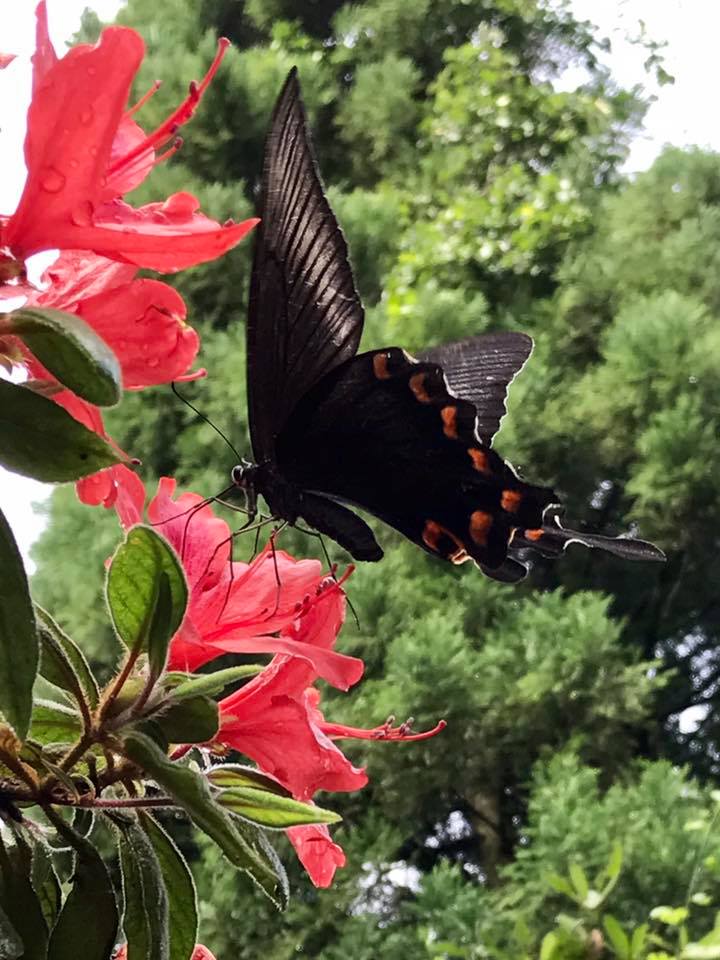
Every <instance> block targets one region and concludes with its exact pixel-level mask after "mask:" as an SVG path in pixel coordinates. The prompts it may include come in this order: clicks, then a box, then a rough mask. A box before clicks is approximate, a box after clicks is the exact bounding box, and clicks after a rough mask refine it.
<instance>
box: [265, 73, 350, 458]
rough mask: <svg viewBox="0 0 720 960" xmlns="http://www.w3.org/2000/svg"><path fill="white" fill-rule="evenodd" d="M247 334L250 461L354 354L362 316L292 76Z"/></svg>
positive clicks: (274, 145)
mask: <svg viewBox="0 0 720 960" xmlns="http://www.w3.org/2000/svg"><path fill="white" fill-rule="evenodd" d="M259 216H260V217H261V223H260V226H259V228H258V231H257V233H256V246H255V258H254V262H253V270H252V278H251V284H250V305H249V313H248V328H247V382H248V406H249V414H250V432H251V438H252V445H253V452H254V454H255V457H256V459H257V460H258V461H259V462H262V461H266V460H272V459H274V438H275V436H276V434H277V433H278V432H279V431H280V430H281V428H282V426H283V424H284V423H285V421H286V420H287V417H288V415H289V413H290V412H291V410H292V409H293V407H294V406H295V404H296V403H297V401H298V400H299V398H300V397H302V396H303V395H304V394H306V393H307V391H308V390H309V389H310V388H311V387H312V386H313V384H314V383H316V382H317V380H318V379H319V378H320V377H321V376H322V375H323V374H325V373H327V372H328V371H329V370H332V369H333V367H335V366H337V365H338V364H340V363H342V362H343V361H345V360H347V359H348V358H349V357H352V356H353V355H354V354H355V352H356V351H357V348H358V344H359V342H360V335H361V333H362V325H363V310H362V305H361V303H360V298H359V297H358V294H357V291H356V290H355V285H354V282H353V277H352V272H351V269H350V265H349V263H348V258H347V246H346V244H345V240H344V238H343V235H342V233H341V231H340V228H339V226H338V223H337V221H336V219H335V217H334V215H333V212H332V210H331V209H330V205H329V204H328V202H327V199H326V198H325V194H324V191H323V187H322V182H321V179H320V174H319V171H318V167H317V162H316V160H315V155H314V153H313V148H312V144H311V140H310V134H309V132H308V128H307V121H306V117H305V110H304V107H303V104H302V100H301V96H300V87H299V83H298V79H297V73H296V71H295V70H294V69H293V70H292V71H291V73H290V75H289V76H288V78H287V80H286V82H285V86H284V87H283V90H282V93H281V94H280V97H279V99H278V102H277V105H276V107H275V111H274V114H273V118H272V121H271V125H270V131H269V133H268V137H267V141H266V145H265V159H264V166H263V178H262V192H261V200H260V209H259Z"/></svg>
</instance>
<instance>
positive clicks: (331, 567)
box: [295, 523, 360, 630]
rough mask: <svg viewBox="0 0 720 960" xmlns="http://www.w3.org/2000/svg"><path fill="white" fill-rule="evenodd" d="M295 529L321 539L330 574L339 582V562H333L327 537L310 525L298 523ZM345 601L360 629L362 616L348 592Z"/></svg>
mask: <svg viewBox="0 0 720 960" xmlns="http://www.w3.org/2000/svg"><path fill="white" fill-rule="evenodd" d="M295 529H296V530H299V531H300V533H304V534H306V536H308V537H316V538H317V539H318V540H319V541H320V547H321V548H322V552H323V555H324V557H325V563H327V565H328V570H329V572H330V576H331V577H332V578H333V580H334V581H335V583H339V582H340V581H339V580H338V578H337V564H336V563H333V562H332V560H331V559H330V554H329V553H328V549H327V547H326V545H325V537H324V536H323V535H322V534H321V533H318V532H317V530H310V528H309V527H308V528H306V527H301V526H300V525H299V524H297V523H296V524H295ZM345 602H346V603H347V605H348V607H350V612H351V613H352V615H353V619H354V620H355V625H356V626H357V628H358V630H359V629H360V618H359V617H358V615H357V611H356V609H355V607H354V606H353V604H352V600H351V599H350V597H349V596H348V595H347V594H345Z"/></svg>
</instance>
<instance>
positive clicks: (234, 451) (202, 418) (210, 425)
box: [170, 381, 242, 462]
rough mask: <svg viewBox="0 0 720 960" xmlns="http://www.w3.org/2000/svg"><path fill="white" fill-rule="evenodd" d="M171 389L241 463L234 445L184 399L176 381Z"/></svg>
mask: <svg viewBox="0 0 720 960" xmlns="http://www.w3.org/2000/svg"><path fill="white" fill-rule="evenodd" d="M170 389H171V390H172V392H173V393H174V394H175V396H176V397H177V398H178V400H182V402H183V403H184V404H185V406H186V407H190V409H191V410H192V412H193V413H194V414H195V416H196V417H199V418H200V419H201V420H202V421H203V422H204V423H206V424H207V425H208V426H209V427H212V429H213V430H214V431H215V433H216V434H217V435H218V436H219V437H222V439H223V440H224V441H225V443H226V444H227V445H228V447H230V449H231V450H232V452H233V453H234V454H235V456H236V457H237V459H238V462H240V460H242V457H241V456H240V454H239V453H238V451H237V450H236V449H235V447H234V446H233V445H232V443H230V441H229V440H228V438H227V437H226V436H225V434H224V433H223V432H222V430H221V429H220V427H216V426H215V424H214V423H213V422H212V420H210V419H209V418H208V417H206V416H205V414H204V413H200V411H199V410H198V408H197V407H196V406H194V405H193V404H192V403H190V401H189V400H188V399H187V397H184V396H183V395H182V394H181V393H180V391H179V390H178V388H177V387H176V386H175V382H174V381H173V382H172V383H171V384H170Z"/></svg>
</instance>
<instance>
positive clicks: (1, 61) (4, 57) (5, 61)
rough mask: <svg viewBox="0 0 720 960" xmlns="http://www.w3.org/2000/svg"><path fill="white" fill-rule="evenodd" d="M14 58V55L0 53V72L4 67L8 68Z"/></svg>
mask: <svg viewBox="0 0 720 960" xmlns="http://www.w3.org/2000/svg"><path fill="white" fill-rule="evenodd" d="M16 56H17V54H16V53H0V70H4V69H5V67H9V66H10V64H11V63H12V62H13V60H14V59H15V57H16Z"/></svg>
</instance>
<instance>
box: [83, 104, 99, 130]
mask: <svg viewBox="0 0 720 960" xmlns="http://www.w3.org/2000/svg"><path fill="white" fill-rule="evenodd" d="M94 118H95V111H94V110H93V108H92V107H90V106H87V107H85V109H84V110H81V111H80V123H82V124H84V125H85V126H86V127H87V126H88V125H89V124H91V123H92V122H93V119H94Z"/></svg>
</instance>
